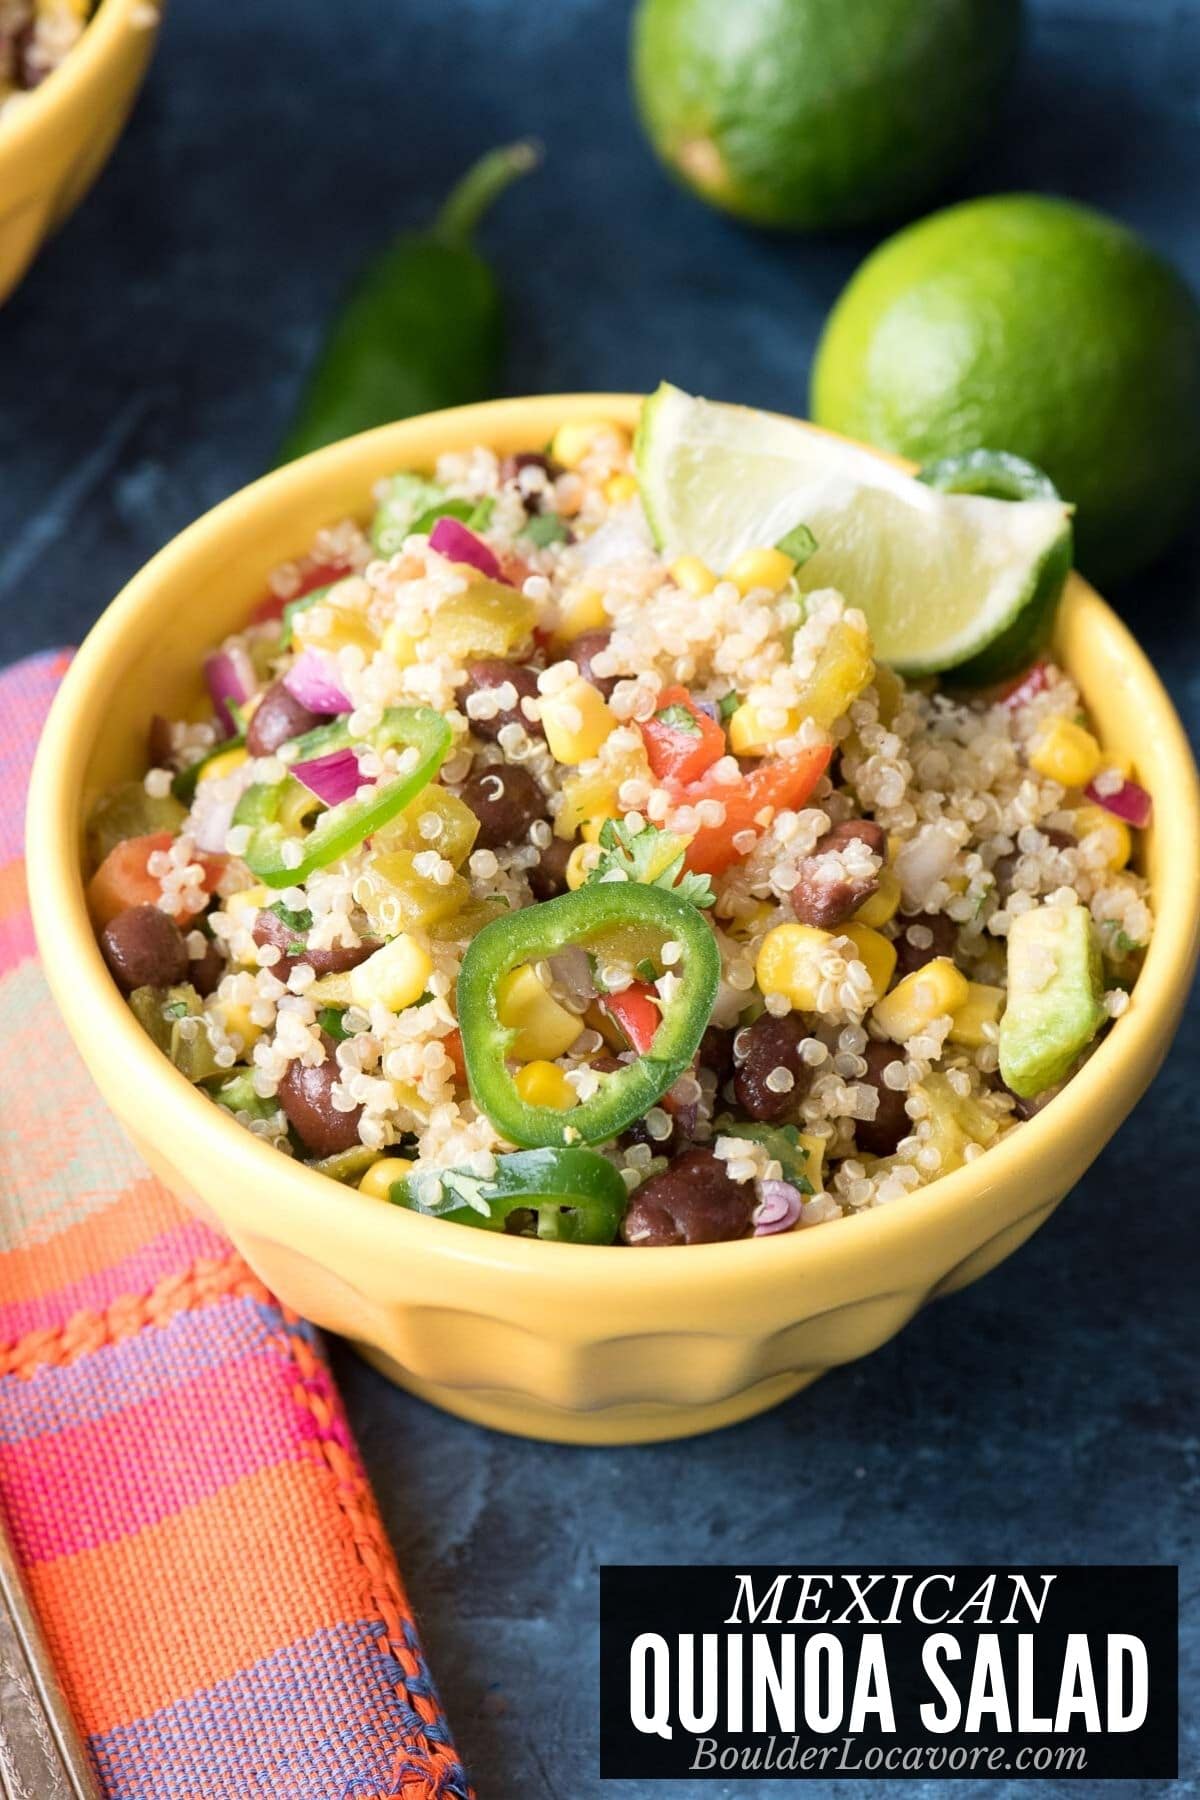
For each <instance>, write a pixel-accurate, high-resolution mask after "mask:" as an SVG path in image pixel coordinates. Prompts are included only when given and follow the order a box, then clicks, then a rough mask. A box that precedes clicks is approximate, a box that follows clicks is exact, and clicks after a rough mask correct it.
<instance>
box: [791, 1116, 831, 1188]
mask: <svg viewBox="0 0 1200 1800" xmlns="http://www.w3.org/2000/svg"><path fill="white" fill-rule="evenodd" d="M796 1142H797V1144H798V1145H799V1146H800V1148H801V1150H803V1152H804V1173H805V1174H806V1175H807V1176H808V1179H809V1181H810V1182H811V1183H812V1190H813V1193H814V1194H816V1193H819V1192H820V1190H821V1188H822V1187H824V1185H825V1178H824V1175H823V1174H822V1168H823V1165H824V1162H825V1139H824V1138H823V1137H812V1136H810V1134H809V1133H808V1132H807V1131H798V1132H797V1133H796Z"/></svg>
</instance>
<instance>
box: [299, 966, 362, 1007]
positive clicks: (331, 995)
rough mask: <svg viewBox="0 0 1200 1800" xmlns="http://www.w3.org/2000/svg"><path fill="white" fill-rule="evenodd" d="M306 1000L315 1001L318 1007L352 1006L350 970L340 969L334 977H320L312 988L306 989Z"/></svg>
mask: <svg viewBox="0 0 1200 1800" xmlns="http://www.w3.org/2000/svg"><path fill="white" fill-rule="evenodd" d="M304 998H305V999H306V1000H314V1001H315V1002H316V1003H317V1005H318V1006H352V1005H353V1004H354V995H353V994H352V993H351V992H350V970H349V969H340V970H339V971H338V972H337V973H336V974H334V975H321V976H318V978H317V980H316V981H314V982H313V984H312V986H311V987H308V988H305V990H304Z"/></svg>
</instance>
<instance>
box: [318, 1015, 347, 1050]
mask: <svg viewBox="0 0 1200 1800" xmlns="http://www.w3.org/2000/svg"><path fill="white" fill-rule="evenodd" d="M345 1010H346V1009H345V1007H343V1006H323V1007H322V1008H321V1010H320V1012H319V1013H318V1014H317V1024H318V1025H319V1026H320V1027H321V1030H322V1031H323V1032H325V1033H326V1034H327V1035H328V1036H329V1037H331V1038H332V1039H333V1041H334V1043H335V1044H340V1043H341V1042H342V1041H343V1039H345V1038H348V1037H349V1036H350V1033H349V1032H348V1031H347V1030H346V1027H345V1026H344V1025H343V1024H342V1015H343V1013H344V1012H345Z"/></svg>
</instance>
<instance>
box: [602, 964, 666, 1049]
mask: <svg viewBox="0 0 1200 1800" xmlns="http://www.w3.org/2000/svg"><path fill="white" fill-rule="evenodd" d="M600 1004H601V1006H602V1007H603V1008H604V1011H605V1012H606V1013H607V1014H608V1016H609V1018H610V1019H612V1020H613V1021H614V1023H615V1024H617V1025H618V1026H619V1027H620V1029H621V1031H622V1032H623V1033H624V1035H625V1040H626V1042H627V1043H628V1045H629V1047H630V1049H631V1050H636V1051H637V1053H638V1055H639V1056H644V1055H645V1054H646V1052H647V1050H649V1048H650V1046H651V1044H652V1043H653V1042H654V1034H655V1032H656V1031H657V1030H658V1028H659V1026H660V1025H661V1024H662V1010H661V1008H660V1006H659V1003H658V996H657V994H656V993H655V991H654V989H653V988H652V987H651V986H650V985H649V983H647V982H645V981H635V982H634V983H633V984H632V986H630V987H627V988H623V989H622V991H621V992H620V993H619V994H605V995H604V997H603V998H602V1000H601V1002H600Z"/></svg>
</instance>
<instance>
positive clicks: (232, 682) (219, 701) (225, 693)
mask: <svg viewBox="0 0 1200 1800" xmlns="http://www.w3.org/2000/svg"><path fill="white" fill-rule="evenodd" d="M204 679H205V681H206V682H207V683H208V691H209V693H210V695H211V696H212V703H213V709H214V711H215V712H216V715H217V718H218V720H219V722H220V725H221V731H222V735H223V736H224V737H232V736H233V734H234V732H235V731H236V730H237V720H236V719H235V718H234V716H233V713H232V712H231V710H230V702H231V701H232V702H233V704H234V705H235V706H243V705H244V704H245V702H246V701H247V700H248V699H249V698H250V696H251V694H252V693H253V692H254V690H255V688H256V687H257V686H258V676H257V675H256V674H255V671H254V664H253V663H252V662H251V661H250V656H249V653H248V652H247V651H246V650H244V649H243V648H242V646H241V645H240V644H231V645H230V647H229V649H227V650H214V651H213V653H212V655H211V656H206V657H205V659H204Z"/></svg>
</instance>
